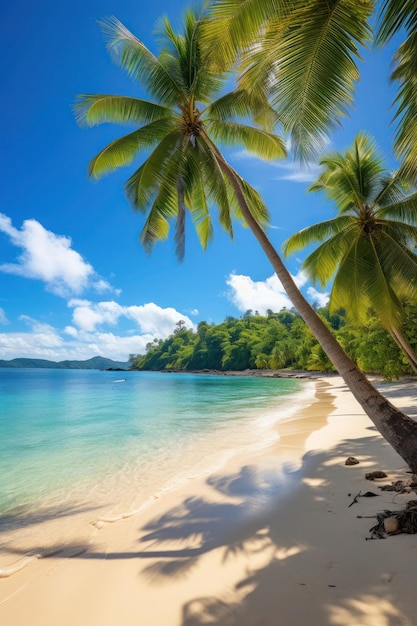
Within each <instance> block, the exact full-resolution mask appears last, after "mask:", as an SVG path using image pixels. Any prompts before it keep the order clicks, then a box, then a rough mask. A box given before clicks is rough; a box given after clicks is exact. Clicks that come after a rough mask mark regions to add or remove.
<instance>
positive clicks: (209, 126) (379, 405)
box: [76, 12, 417, 471]
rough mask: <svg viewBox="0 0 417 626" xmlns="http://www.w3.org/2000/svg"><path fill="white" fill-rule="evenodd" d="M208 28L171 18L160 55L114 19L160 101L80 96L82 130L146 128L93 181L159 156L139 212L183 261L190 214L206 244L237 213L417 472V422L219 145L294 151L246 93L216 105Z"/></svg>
mask: <svg viewBox="0 0 417 626" xmlns="http://www.w3.org/2000/svg"><path fill="white" fill-rule="evenodd" d="M204 24H205V19H203V18H202V17H200V18H198V17H196V16H195V15H194V14H193V13H191V12H188V13H187V15H186V18H185V28H184V34H183V35H177V34H175V33H174V32H173V30H172V27H171V25H170V23H169V22H168V21H167V20H165V22H164V37H165V42H166V43H165V46H164V47H163V48H162V50H161V52H160V54H159V56H158V57H156V56H154V55H153V54H152V53H151V52H150V51H149V50H148V49H147V48H146V47H145V46H144V44H143V43H142V42H141V41H139V40H138V39H136V38H135V37H134V36H133V35H132V33H130V32H129V31H128V30H127V29H126V28H125V27H124V26H123V25H122V24H121V23H120V22H118V21H117V20H115V19H112V20H111V21H108V22H107V23H106V25H105V28H106V33H107V36H108V38H109V49H110V51H111V52H112V53H113V54H114V55H115V57H116V59H117V60H118V61H119V63H120V65H121V66H122V68H124V69H125V70H127V71H128V73H129V75H130V76H131V77H132V78H134V79H135V80H137V81H138V82H140V83H141V84H142V85H144V86H145V87H146V88H147V90H148V91H149V92H150V93H151V94H152V95H153V96H154V97H155V98H156V99H157V100H158V102H156V103H151V102H148V101H144V100H137V99H134V98H124V97H122V96H106V95H84V96H80V97H79V101H78V104H77V106H76V115H77V117H78V120H79V121H80V122H81V123H86V124H90V125H94V124H98V123H102V122H118V123H134V124H138V123H139V124H142V125H141V126H140V127H139V128H138V129H137V130H135V131H133V132H131V133H129V134H128V135H126V136H124V137H122V138H120V139H116V140H115V141H114V142H112V143H111V144H109V146H107V147H106V148H104V150H102V151H101V152H100V153H99V154H98V155H97V156H96V157H95V158H94V159H93V160H92V162H91V163H90V174H91V175H92V176H99V175H101V174H103V173H105V172H107V171H109V170H113V169H115V168H117V167H119V166H122V165H126V164H128V163H130V162H131V161H132V160H133V158H134V157H135V156H136V155H137V154H138V152H140V151H141V150H149V149H152V152H151V153H150V155H149V156H148V157H147V158H146V159H145V161H144V162H143V164H142V165H141V166H140V167H139V168H138V169H137V170H136V171H135V172H134V174H133V175H132V176H131V177H130V178H129V179H128V181H127V184H126V191H127V194H128V197H129V199H130V200H131V202H132V204H133V206H134V207H137V208H138V209H141V210H144V211H147V212H148V215H147V218H146V221H145V226H144V230H143V231H142V235H141V242H142V243H143V244H144V245H145V246H146V247H148V248H150V247H151V246H152V244H153V243H154V242H155V241H156V240H158V239H160V238H165V237H166V236H167V234H168V228H169V221H170V220H172V219H174V220H175V221H176V225H177V242H178V243H179V246H178V252H179V254H180V256H181V254H182V251H183V234H184V224H185V210H186V209H189V210H190V212H191V215H192V218H193V220H194V223H195V224H196V227H197V231H198V233H199V235H200V237H201V239H202V243H203V245H205V244H206V243H207V241H208V240H209V239H210V236H211V220H210V215H209V206H210V205H211V204H215V205H217V206H218V208H219V211H220V219H221V222H222V224H223V225H224V226H225V227H226V228H227V230H229V232H232V226H231V220H232V217H233V214H235V215H237V216H238V217H239V216H241V217H242V218H243V220H244V222H246V224H247V225H248V226H249V228H250V229H251V230H252V232H253V234H254V236H255V237H256V239H257V241H258V242H259V243H260V245H261V247H262V249H263V251H264V252H265V254H266V256H267V258H268V259H269V260H270V262H271V264H272V267H273V268H274V271H275V272H276V274H277V276H278V278H279V279H280V281H281V283H282V285H283V287H284V289H285V290H286V292H287V294H288V296H289V297H290V299H291V300H292V302H293V304H294V306H295V307H296V308H297V309H298V311H299V313H300V314H301V316H302V317H303V318H304V320H305V322H306V323H307V324H308V326H309V327H310V328H311V330H312V331H313V333H314V334H315V335H316V337H317V338H318V339H319V341H320V343H321V344H322V347H323V349H324V350H325V351H326V353H327V354H328V356H329V358H330V359H331V360H332V362H333V363H334V365H335V367H336V368H337V369H338V371H339V372H340V374H341V375H342V376H343V378H344V380H345V381H346V383H347V385H348V386H349V388H350V389H351V391H352V392H353V394H354V395H355V397H356V398H357V399H358V401H359V402H360V403H361V404H362V406H363V407H364V409H365V410H366V412H367V413H368V415H369V416H370V417H371V419H372V420H373V421H374V423H375V425H376V426H377V427H378V429H379V430H380V431H381V433H382V434H383V436H384V437H385V438H386V439H387V441H389V442H390V443H391V444H392V446H393V447H394V448H395V449H396V450H397V452H398V453H399V454H400V455H401V456H402V457H403V459H404V460H405V461H406V462H407V463H408V464H409V465H410V467H411V468H412V469H413V470H415V471H417V445H416V441H417V424H416V423H415V422H414V421H413V420H411V419H410V418H409V417H407V416H406V415H404V414H403V413H402V412H401V411H399V410H398V409H397V408H396V407H394V406H393V405H392V404H391V403H389V402H388V400H386V399H385V398H384V397H383V396H382V395H381V394H380V393H379V392H378V391H377V390H376V389H375V388H374V387H373V386H372V385H371V384H370V383H369V381H368V380H367V378H366V377H365V376H364V375H363V373H362V372H360V371H359V369H358V368H357V367H356V366H355V364H354V363H353V362H352V360H351V359H350V358H349V357H348V356H347V355H346V353H345V352H344V351H343V349H342V347H341V346H340V345H339V344H338V343H337V341H336V340H335V338H334V337H333V335H332V334H331V332H330V331H329V330H328V329H327V327H326V325H325V324H324V322H323V321H322V320H321V318H320V317H319V316H318V315H317V314H316V313H315V311H314V310H313V308H312V307H311V306H310V305H309V303H308V302H307V301H306V300H305V298H304V297H303V295H302V294H301V292H300V291H299V290H298V288H297V286H296V285H295V283H294V281H293V279H292V277H291V275H290V273H289V272H288V270H287V269H286V267H285V265H284V264H283V262H282V260H281V258H280V257H279V255H278V254H277V252H276V250H275V248H274V247H273V245H272V243H271V242H270V240H269V238H268V236H267V234H266V232H265V229H264V227H265V226H266V223H267V212H266V209H265V207H264V205H263V203H262V201H261V198H260V197H259V195H258V194H257V193H256V192H255V191H254V190H253V189H252V188H251V187H250V186H249V185H248V183H247V182H245V181H244V180H243V179H242V177H241V176H240V175H239V174H238V173H237V172H236V171H235V170H234V169H233V167H232V166H231V165H230V164H229V163H228V162H227V161H226V159H225V158H224V156H223V155H222V153H221V152H220V150H219V148H218V146H217V145H216V143H215V142H216V141H217V140H219V141H221V142H222V143H224V142H228V143H240V144H243V145H245V146H246V147H247V149H249V150H252V151H253V152H255V153H256V154H261V155H262V156H264V157H269V158H274V157H277V156H281V155H282V154H283V153H284V147H283V142H282V140H281V139H279V138H278V137H276V136H275V135H274V134H273V133H272V132H268V131H267V130H263V129H261V128H257V127H253V126H248V125H246V124H240V123H238V121H237V119H238V118H239V117H240V116H243V118H244V119H247V118H248V116H249V115H250V114H254V115H255V117H256V118H257V119H259V120H262V121H263V123H265V124H267V123H268V124H272V122H273V121H274V115H273V114H272V113H271V111H270V110H269V109H266V110H265V108H263V109H262V111H261V109H260V108H259V107H260V103H259V101H258V100H257V98H254V97H253V96H251V95H250V94H249V95H248V93H247V92H246V91H245V90H238V91H235V92H232V93H230V94H227V95H224V96H222V97H220V98H218V99H217V100H215V101H214V102H211V101H210V99H211V98H212V97H213V95H216V94H217V93H218V90H219V88H220V86H221V84H222V80H221V79H222V78H223V76H224V74H223V75H222V74H221V73H219V68H218V66H217V65H215V64H214V62H213V56H212V54H213V52H212V51H213V48H212V47H206V46H205V44H204V41H203V38H202V34H203V29H202V27H203V26H204ZM262 106H263V107H265V101H264V102H263V103H262Z"/></svg>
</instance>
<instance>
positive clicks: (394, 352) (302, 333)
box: [131, 304, 417, 379]
mask: <svg viewBox="0 0 417 626" xmlns="http://www.w3.org/2000/svg"><path fill="white" fill-rule="evenodd" d="M405 310H406V321H405V324H404V333H405V335H406V336H407V338H408V340H409V342H410V344H411V345H412V346H413V347H414V348H415V349H417V306H410V305H407V304H406V305H405ZM319 313H320V316H321V317H322V318H323V319H324V320H325V321H326V323H327V325H328V326H329V327H330V328H331V329H332V331H333V332H334V333H335V335H336V336H337V338H338V340H339V341H340V343H341V344H342V345H343V347H344V348H345V349H346V351H347V352H348V353H349V355H350V356H351V357H352V358H353V360H354V361H355V362H356V363H357V364H358V366H359V367H360V368H361V369H363V370H364V371H365V372H369V373H371V372H372V373H377V374H382V375H383V376H385V377H386V378H388V379H390V378H396V377H398V376H401V375H405V374H411V373H412V372H411V369H410V367H409V365H408V363H407V359H406V358H405V355H403V354H402V353H401V352H400V350H399V348H398V347H397V345H396V344H395V343H394V341H393V340H392V338H391V336H390V335H389V333H388V332H386V331H385V330H384V329H383V328H382V327H381V325H380V323H379V322H378V320H377V318H376V317H375V316H373V315H372V314H371V313H370V314H369V317H368V322H367V324H366V325H365V326H363V327H360V328H358V327H356V326H355V325H354V324H352V323H351V322H349V321H348V320H347V319H346V317H345V315H344V313H343V312H340V313H338V314H335V315H331V316H330V315H329V311H328V308H322V309H319ZM131 368H132V369H139V370H158V371H159V370H170V369H175V370H185V371H190V370H202V369H216V370H223V371H224V370H238V371H242V370H245V369H248V368H249V369H286V368H289V369H303V370H310V371H320V372H327V371H333V370H334V368H333V366H332V364H331V363H330V361H329V359H328V358H327V357H326V355H325V354H324V352H323V350H322V348H321V347H320V346H319V344H318V342H317V341H316V339H315V338H314V336H313V334H312V333H311V331H310V330H309V329H308V328H307V326H306V325H305V324H304V322H303V320H302V319H301V318H300V316H299V315H298V314H297V313H296V312H295V311H288V310H283V311H280V312H279V313H273V312H272V311H269V312H268V315H267V316H261V315H257V314H256V313H255V314H253V312H252V311H247V312H246V313H245V314H244V315H243V316H242V317H241V318H234V317H228V318H227V319H226V320H225V321H224V322H223V323H222V324H218V325H214V324H208V323H207V322H200V324H199V325H198V327H197V331H196V332H193V331H191V330H188V329H186V328H185V327H184V325H183V323H181V322H180V323H179V324H178V325H177V328H176V330H175V332H174V333H173V334H172V335H171V336H170V337H168V339H166V340H164V341H163V340H159V341H158V340H155V341H154V342H153V343H151V344H148V345H147V351H146V354H144V355H136V356H135V357H134V358H132V359H131Z"/></svg>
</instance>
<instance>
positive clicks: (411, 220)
mask: <svg viewBox="0 0 417 626" xmlns="http://www.w3.org/2000/svg"><path fill="white" fill-rule="evenodd" d="M377 215H378V216H379V217H382V218H385V219H386V218H390V219H393V220H400V221H402V222H406V223H407V224H411V225H413V224H417V192H416V193H413V194H411V195H410V196H407V197H405V198H403V199H402V200H397V201H396V202H394V203H393V204H387V205H385V206H382V207H379V208H378V211H377Z"/></svg>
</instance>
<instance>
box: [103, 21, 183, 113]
mask: <svg viewBox="0 0 417 626" xmlns="http://www.w3.org/2000/svg"><path fill="white" fill-rule="evenodd" d="M101 25H102V29H103V33H104V35H105V36H106V38H107V40H108V45H107V47H108V49H109V51H110V53H111V54H112V56H113V57H114V58H115V60H116V61H117V62H118V63H119V64H120V66H121V67H122V68H123V69H125V70H126V71H127V73H128V74H129V76H130V77H131V78H133V79H135V80H137V81H138V82H139V83H140V84H142V85H143V86H144V87H145V88H146V89H147V90H148V91H149V93H150V94H152V95H153V96H155V97H156V98H157V99H159V100H160V101H161V102H162V103H164V104H166V105H172V104H176V103H177V102H179V101H181V100H182V98H183V96H184V92H183V90H182V89H181V83H179V82H178V78H179V75H178V74H177V75H176V76H175V77H173V76H172V74H171V73H170V72H169V71H168V70H167V69H166V68H165V67H164V66H163V64H162V63H161V62H160V60H159V59H158V58H157V57H155V56H154V55H153V54H152V53H151V52H150V50H148V48H147V47H146V46H145V44H143V43H142V42H141V41H139V39H137V38H136V37H135V36H134V35H133V34H132V33H131V32H130V31H129V30H128V29H127V28H126V27H125V26H123V24H122V23H121V22H119V20H118V19H116V18H115V17H111V18H109V19H107V20H103V21H102V22H101Z"/></svg>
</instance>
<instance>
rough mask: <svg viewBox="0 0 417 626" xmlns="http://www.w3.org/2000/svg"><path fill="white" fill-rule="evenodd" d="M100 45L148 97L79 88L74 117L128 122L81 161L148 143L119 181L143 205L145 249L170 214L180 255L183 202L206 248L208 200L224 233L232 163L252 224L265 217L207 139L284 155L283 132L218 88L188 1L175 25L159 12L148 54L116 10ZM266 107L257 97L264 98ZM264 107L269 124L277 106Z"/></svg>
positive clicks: (97, 167) (221, 79) (106, 163)
mask: <svg viewBox="0 0 417 626" xmlns="http://www.w3.org/2000/svg"><path fill="white" fill-rule="evenodd" d="M103 29H104V32H105V35H106V37H107V39H108V49H109V51H110V53H111V54H112V56H113V57H114V58H115V59H116V61H117V62H118V63H119V64H120V66H121V67H122V69H124V70H125V71H126V72H127V73H128V74H129V76H130V77H131V78H132V79H133V80H135V81H137V82H138V83H139V84H140V85H142V86H143V87H144V88H145V89H146V90H147V91H148V93H149V94H150V95H151V96H153V97H154V99H155V101H154V102H152V101H148V100H143V99H138V98H132V97H126V96H115V95H103V94H99V95H91V94H86V95H81V96H79V98H78V102H77V104H76V106H75V112H76V117H77V120H78V122H79V123H80V124H85V125H89V126H93V125H96V124H102V123H105V122H114V123H118V124H130V125H133V126H136V127H137V128H136V129H135V130H133V131H132V132H129V133H128V134H127V135H124V136H122V137H120V138H119V139H116V140H114V141H112V142H111V143H110V144H109V145H107V146H106V147H105V148H104V149H103V150H101V152H100V153H99V154H98V155H97V156H96V157H94V159H93V160H92V161H91V162H90V166H89V173H90V175H91V176H92V177H94V178H98V177H100V176H102V175H103V174H105V173H108V172H110V171H112V170H115V169H117V168H119V167H121V166H124V165H128V164H130V163H131V162H132V161H133V160H134V159H135V158H136V157H138V156H139V153H149V152H150V153H149V154H147V155H146V158H144V160H143V162H142V163H141V165H140V166H139V167H138V168H137V169H136V170H135V171H134V173H133V174H132V175H131V176H130V178H129V179H128V180H127V182H126V193H127V196H128V198H129V200H130V202H131V204H132V206H133V207H134V208H135V209H138V210H139V211H142V212H143V213H145V215H146V221H145V225H144V227H143V230H142V233H141V235H140V242H141V243H142V244H143V245H144V247H145V248H146V249H147V250H148V251H150V250H151V249H152V247H153V245H154V243H155V242H156V241H158V240H160V239H165V238H166V237H167V236H168V233H169V223H170V221H172V220H174V221H175V225H176V233H175V236H176V243H177V255H178V257H179V258H180V259H181V258H182V257H183V256H184V242H185V224H186V216H185V214H186V211H189V212H190V213H191V217H192V220H193V223H194V226H195V228H196V231H197V233H198V236H199V239H200V242H201V244H202V246H203V248H205V247H206V246H207V244H208V242H209V241H210V239H211V238H212V236H213V225H212V217H211V214H210V209H211V208H212V206H213V205H214V206H217V208H218V212H219V220H220V223H221V225H222V226H223V227H224V228H225V229H226V231H227V232H228V233H229V234H230V235H231V236H233V223H232V220H233V218H236V217H237V218H238V219H242V215H241V211H240V206H239V202H238V200H237V196H236V192H235V190H234V188H233V186H232V185H231V183H230V174H231V173H232V174H233V175H234V176H236V178H237V179H238V181H239V185H240V188H241V189H240V190H241V193H242V194H243V196H244V199H245V202H246V203H247V205H248V207H249V209H250V212H251V214H252V215H253V217H254V218H255V219H256V221H257V222H258V223H259V224H266V223H267V221H268V212H267V209H266V207H265V205H264V203H263V201H262V199H261V197H260V195H259V194H258V192H257V191H255V189H254V188H253V187H251V186H250V185H249V184H248V183H246V182H245V181H244V180H243V179H242V178H240V177H239V176H238V174H236V173H235V172H234V170H233V168H232V167H231V166H230V165H227V167H226V164H225V161H224V158H223V157H222V155H221V154H220V152H219V149H218V148H217V146H216V144H217V143H219V144H228V145H240V146H243V147H245V148H246V150H248V151H249V152H253V153H254V154H257V155H258V156H261V157H262V158H264V159H276V158H279V157H283V156H284V155H285V147H284V142H283V141H282V139H280V138H279V137H278V136H277V135H275V134H274V133H272V132H268V131H267V130H265V129H264V128H261V126H260V125H259V124H258V125H257V124H248V120H249V119H250V116H251V115H252V113H254V112H255V113H256V111H258V112H259V106H260V105H259V102H256V99H255V98H254V97H251V96H250V95H249V94H248V93H247V92H246V91H243V90H237V91H233V92H231V93H226V94H225V93H224V90H223V91H221V90H222V88H224V84H225V81H226V80H227V79H228V78H229V75H228V73H227V72H226V71H224V72H219V71H218V69H217V68H216V67H215V65H214V64H213V62H212V59H211V56H210V55H209V54H207V53H206V52H205V49H204V47H203V46H201V41H200V39H201V36H200V31H201V21H200V20H199V17H198V15H195V14H194V13H193V12H191V11H188V12H187V13H186V16H185V26H184V33H183V34H176V33H175V32H174V30H173V28H172V26H171V24H170V22H169V21H168V19H167V18H165V19H164V20H163V22H162V24H161V42H162V46H161V50H160V53H159V55H158V56H155V55H154V54H153V53H152V52H151V51H150V50H149V49H148V48H147V47H146V46H145V45H144V44H143V43H142V42H141V41H139V40H138V39H137V38H136V37H135V36H134V35H133V34H132V33H131V32H129V31H128V30H127V29H126V28H125V26H123V24H121V23H120V22H119V21H118V20H116V19H111V20H107V21H106V22H104V23H103ZM263 106H264V107H265V103H263ZM263 112H264V113H265V114H267V113H268V112H269V113H270V116H269V117H268V116H267V115H266V117H265V116H264V117H263V118H262V120H266V119H267V118H268V122H269V126H270V130H272V128H273V120H275V119H276V115H275V114H273V112H272V110H269V111H268V110H265V108H264V109H263Z"/></svg>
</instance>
